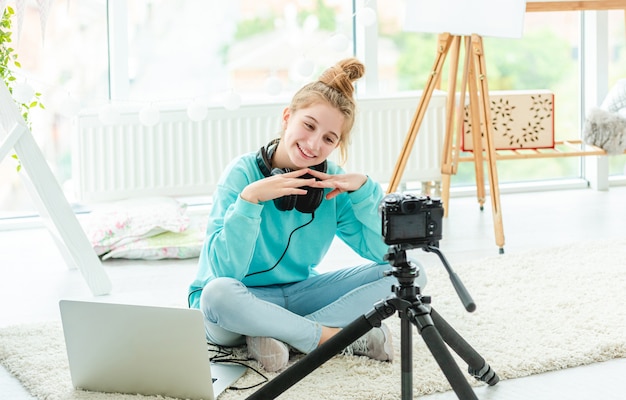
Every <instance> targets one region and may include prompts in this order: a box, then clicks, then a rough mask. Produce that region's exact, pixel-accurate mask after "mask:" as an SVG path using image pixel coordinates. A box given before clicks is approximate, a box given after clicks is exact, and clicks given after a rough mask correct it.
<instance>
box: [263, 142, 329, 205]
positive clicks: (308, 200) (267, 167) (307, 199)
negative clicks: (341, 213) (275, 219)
mask: <svg viewBox="0 0 626 400" xmlns="http://www.w3.org/2000/svg"><path fill="white" fill-rule="evenodd" d="M279 140H280V139H274V140H272V141H271V142H269V143H268V144H266V145H265V146H263V147H261V148H260V149H259V151H258V152H257V154H256V162H257V164H258V166H259V169H260V170H261V172H262V173H263V175H264V176H265V177H270V176H273V175H279V174H286V173H287V172H291V171H292V170H291V169H289V168H273V169H272V156H273V155H274V152H275V151H276V148H277V147H278V142H279ZM311 168H312V169H314V170H316V171H320V172H326V161H324V162H323V163H321V164H318V165H315V166H313V167H311ZM301 178H303V179H308V178H312V176H311V175H310V174H304V175H302V176H301ZM316 179H317V178H316ZM318 180H319V179H318ZM302 189H306V191H307V193H306V194H305V195H301V196H298V195H290V196H283V197H280V198H278V199H274V204H275V205H276V208H278V209H279V210H280V211H289V210H293V209H294V208H295V209H296V210H298V211H300V212H301V213H307V214H312V213H313V212H314V211H315V210H316V209H317V207H319V205H320V204H321V203H322V199H323V198H324V189H321V188H312V187H309V186H303V187H302Z"/></svg>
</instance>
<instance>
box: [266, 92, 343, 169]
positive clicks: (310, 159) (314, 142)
mask: <svg viewBox="0 0 626 400" xmlns="http://www.w3.org/2000/svg"><path fill="white" fill-rule="evenodd" d="M344 119H345V117H344V116H343V114H342V113H341V112H340V111H339V110H337V109H336V108H334V107H333V106H331V105H329V104H328V103H326V102H319V103H314V104H312V105H311V106H309V107H307V108H302V109H299V110H297V111H296V112H295V113H293V114H291V111H290V110H289V108H286V109H285V111H283V128H284V133H283V136H282V139H281V141H280V145H279V146H278V149H277V151H276V155H275V156H274V160H273V161H274V163H275V164H277V165H274V167H278V168H290V169H294V170H295V169H301V168H306V167H311V166H314V165H317V164H320V163H322V162H323V161H324V160H326V159H327V158H328V156H329V155H330V153H332V152H333V150H335V149H336V148H337V146H338V145H339V141H340V139H341V129H342V127H343V123H344Z"/></svg>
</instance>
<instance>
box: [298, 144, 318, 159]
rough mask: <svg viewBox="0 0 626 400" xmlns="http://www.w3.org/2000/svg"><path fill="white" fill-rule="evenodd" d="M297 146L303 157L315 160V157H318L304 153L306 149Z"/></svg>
mask: <svg viewBox="0 0 626 400" xmlns="http://www.w3.org/2000/svg"><path fill="white" fill-rule="evenodd" d="M297 146H298V150H300V153H301V154H302V155H303V156H305V157H306V158H315V157H316V156H315V155H310V154H308V153H307V152H306V151H304V149H303V148H302V147H300V145H299V144H297Z"/></svg>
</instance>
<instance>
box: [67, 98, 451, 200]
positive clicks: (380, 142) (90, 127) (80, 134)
mask: <svg viewBox="0 0 626 400" xmlns="http://www.w3.org/2000/svg"><path fill="white" fill-rule="evenodd" d="M445 97H446V94H445V93H443V92H435V93H434V94H433V96H432V98H431V101H430V102H429V108H428V110H427V112H426V115H425V117H424V121H423V122H422V125H421V127H420V131H419V133H418V135H417V138H416V141H415V145H414V148H413V150H412V151H411V157H410V159H409V161H408V163H407V166H406V169H405V171H404V174H403V176H402V178H403V182H422V181H439V180H440V178H441V153H442V147H443V138H444V135H445V107H446V105H445V102H446V99H445ZM418 101H419V94H416V93H412V94H407V95H403V96H396V97H378V98H362V99H359V100H358V107H359V109H358V110H359V111H358V114H357V120H356V123H355V127H354V130H353V132H352V145H351V146H350V147H349V152H348V162H347V163H346V165H345V169H346V170H347V171H355V172H363V173H366V174H368V175H369V176H371V177H372V178H373V179H375V180H377V181H378V182H380V183H381V184H383V187H384V188H385V187H386V184H387V182H389V180H390V178H391V176H392V173H393V170H394V167H395V165H396V161H397V158H398V156H399V154H400V150H401V149H402V145H403V144H404V139H405V137H406V134H407V131H408V129H409V125H410V123H411V120H412V118H413V115H414V113H415V110H416V109H417V105H418ZM284 107H285V103H275V104H262V105H242V106H241V107H240V108H239V109H237V110H235V111H227V110H225V109H224V108H222V107H215V108H211V109H210V110H209V115H208V117H207V118H206V119H205V120H203V121H200V122H194V121H191V120H190V119H189V118H188V116H187V112H186V108H185V107H180V108H178V109H166V110H161V119H160V122H159V123H158V124H157V125H155V126H153V127H147V126H144V125H142V124H141V123H140V122H139V115H138V114H139V112H138V110H134V111H132V112H131V111H127V112H122V114H121V118H120V119H119V121H118V122H117V123H116V124H114V125H104V124H102V123H101V122H100V120H99V118H98V114H97V113H96V112H93V113H82V114H81V115H80V116H78V117H77V119H76V123H75V129H74V135H73V148H72V166H73V176H74V178H75V182H74V188H75V191H76V197H77V200H78V201H81V202H84V203H94V202H105V201H112V200H119V199H125V198H130V197H140V196H172V197H191V196H210V195H211V194H212V192H213V191H214V190H215V187H216V185H217V182H218V179H219V177H220V174H221V172H222V170H223V169H224V167H225V166H226V164H227V163H228V162H229V161H230V160H232V159H233V158H234V157H236V156H238V155H240V154H242V153H244V152H249V151H256V150H258V149H259V148H260V147H261V146H263V145H264V144H266V143H267V142H268V141H269V140H271V139H273V138H275V137H277V136H278V134H279V132H280V121H281V115H282V110H283V108H284ZM335 153H336V154H334V155H333V157H334V156H337V157H338V151H336V152H335ZM334 159H335V160H336V159H337V158H334Z"/></svg>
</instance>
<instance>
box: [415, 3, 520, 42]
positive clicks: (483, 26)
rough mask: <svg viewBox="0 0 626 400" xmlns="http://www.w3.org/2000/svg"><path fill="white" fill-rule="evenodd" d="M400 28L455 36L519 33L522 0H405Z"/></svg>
mask: <svg viewBox="0 0 626 400" xmlns="http://www.w3.org/2000/svg"><path fill="white" fill-rule="evenodd" d="M406 5H407V7H406V13H405V15H406V21H405V25H404V28H405V30H407V31H411V32H429V33H442V32H448V33H450V34H452V35H458V36H469V35H474V34H475V35H479V36H483V37H484V36H491V37H499V38H514V39H519V38H521V37H522V33H523V30H524V15H525V14H526V1H525V0H436V1H433V0H407V2H406Z"/></svg>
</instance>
